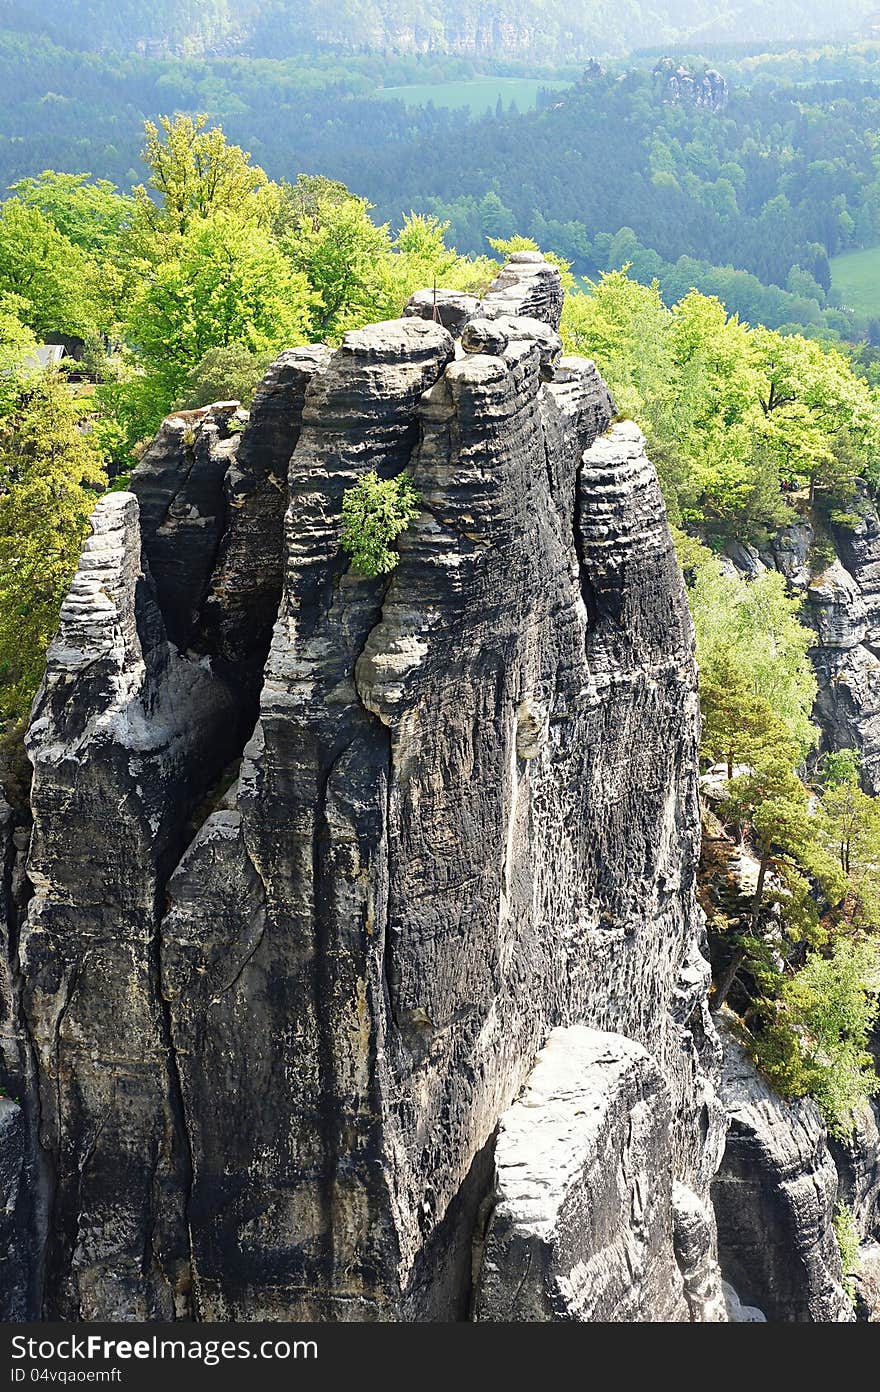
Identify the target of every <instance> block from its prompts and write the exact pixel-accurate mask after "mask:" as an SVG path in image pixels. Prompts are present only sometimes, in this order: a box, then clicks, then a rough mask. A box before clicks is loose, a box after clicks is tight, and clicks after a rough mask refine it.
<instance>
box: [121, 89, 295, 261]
mask: <svg viewBox="0 0 880 1392" xmlns="http://www.w3.org/2000/svg"><path fill="white" fill-rule="evenodd" d="M144 129H145V131H146V136H147V143H146V145H145V147H144V149H143V151H142V158H143V160H144V163H145V164H146V165H147V166H148V168H149V170H150V179H149V187H150V189H152V190H153V192H154V193H155V194H158V195H159V201H158V202H156V201H155V200H154V199H153V198H151V196H150V194H149V192H148V191H147V189H146V188H145V187H144V185H143V184H139V185H138V186H137V188H135V189H134V198H135V202H136V205H137V220H138V222H139V224H140V227H141V229H142V231H146V232H147V233H152V234H158V235H161V236H173V235H175V234H176V235H183V234H184V233H185V232H187V231H188V230H189V228H190V227H191V226H192V224H193V223H194V222H198V221H200V220H201V219H205V218H211V217H214V216H216V215H217V214H226V215H228V216H230V217H235V218H236V219H238V220H242V219H244V218H247V217H248V216H256V215H257V212H258V209H259V206H260V205H259V201H258V200H255V199H254V197H253V195H254V194H257V193H259V192H260V191H261V190H263V189H265V187H266V185H267V184H268V180H267V178H266V175H265V173H264V172H263V170H262V169H260V167H259V165H255V164H251V162H250V155H248V154H247V153H246V151H244V150H242V149H240V148H239V146H238V145H230V144H229V142H228V140H227V139H226V137H225V136H224V134H223V131H222V130H221V128H220V127H219V126H209V125H208V117H207V116H204V115H199V116H194V117H193V116H176V117H174V118H173V119H172V118H171V117H170V116H160V117H159V122H158V125H157V124H156V123H155V122H154V121H147V122H146V123H145V126H144Z"/></svg>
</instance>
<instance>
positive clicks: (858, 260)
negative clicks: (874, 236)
mask: <svg viewBox="0 0 880 1392" xmlns="http://www.w3.org/2000/svg"><path fill="white" fill-rule="evenodd" d="M831 284H832V285H833V286H834V289H835V290H839V291H840V293H841V295H842V296H843V302H844V304H845V305H846V307H847V309H854V310H855V311H856V313H857V314H867V315H871V316H874V315H876V316H878V317H880V246H876V247H869V248H868V249H867V251H848V252H847V253H846V255H845V256H835V257H833V258H832V261H831Z"/></svg>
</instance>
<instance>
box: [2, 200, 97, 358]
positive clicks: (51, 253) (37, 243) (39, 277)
mask: <svg viewBox="0 0 880 1392" xmlns="http://www.w3.org/2000/svg"><path fill="white" fill-rule="evenodd" d="M10 295H11V296H15V297H16V312H17V314H18V316H19V317H20V318H21V319H22V321H23V322H24V323H25V324H27V326H28V328H30V329H31V330H33V332H34V334H35V335H36V336H37V338H38V339H43V338H44V337H45V335H47V334H52V333H62V334H78V335H81V336H82V337H86V336H87V335H88V334H90V333H93V332H94V331H95V329H96V327H97V324H98V321H99V319H100V312H99V309H98V291H97V270H96V268H95V267H94V265H93V264H92V263H91V262H90V261H89V260H88V258H87V257H86V255H85V254H84V253H83V252H82V251H81V250H80V248H79V247H77V246H75V245H74V244H73V243H72V242H70V241H68V240H67V238H66V237H64V236H62V234H61V233H60V232H59V231H58V229H57V228H56V227H55V225H54V223H52V222H51V221H50V220H49V218H48V217H46V216H45V214H44V213H41V212H40V210H39V209H38V208H33V207H27V206H26V205H25V204H24V203H21V202H19V201H18V199H15V198H12V199H9V200H8V201H7V202H6V203H3V204H0V297H3V296H10Z"/></svg>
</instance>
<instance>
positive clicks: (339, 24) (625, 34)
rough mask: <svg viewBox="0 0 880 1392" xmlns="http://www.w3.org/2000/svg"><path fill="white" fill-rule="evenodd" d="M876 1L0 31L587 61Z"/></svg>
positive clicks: (161, 10) (556, 1) (159, 8)
mask: <svg viewBox="0 0 880 1392" xmlns="http://www.w3.org/2000/svg"><path fill="white" fill-rule="evenodd" d="M876 11H877V5H876V0H840V3H838V4H837V5H835V6H834V7H833V9H832V7H830V6H829V5H828V3H827V0H780V3H779V4H777V5H775V6H772V7H771V6H766V5H763V4H760V3H758V0H744V3H736V2H735V0H727V3H722V4H718V3H716V2H715V0H644V3H639V0H339V3H336V4H333V5H330V4H328V3H327V0H0V23H2V24H3V25H4V26H6V27H12V28H17V29H22V30H26V31H43V32H44V33H48V34H49V35H50V36H51V37H52V38H53V39H55V40H56V41H58V42H61V43H65V44H67V45H70V46H71V47H77V48H85V49H90V48H98V49H100V48H131V47H132V46H135V45H137V46H141V47H144V46H146V47H155V46H158V47H160V48H168V49H172V50H173V49H179V48H187V49H191V50H199V49H210V48H216V47H218V46H222V47H227V48H241V49H243V50H246V51H249V52H252V53H255V54H265V55H268V56H275V57H277V56H281V55H283V54H284V53H285V52H295V51H297V50H303V49H314V48H320V47H328V46H329V47H342V48H346V49H364V48H367V49H370V48H372V49H383V48H394V49H397V50H402V51H407V52H414V51H415V52H426V51H430V50H446V51H454V52H459V53H471V54H480V55H486V56H488V55H494V56H522V55H524V54H534V55H535V56H550V55H552V56H554V57H558V58H561V57H572V58H573V57H578V56H581V55H583V54H586V53H593V52H599V53H601V52H605V51H611V50H619V49H622V48H632V47H634V46H638V45H640V44H646V43H647V44H656V43H666V42H670V41H672V40H676V39H687V38H691V37H695V36H699V37H700V38H702V39H708V38H712V39H719V38H724V39H732V40H746V41H748V40H762V41H763V40H768V41H769V40H779V39H791V38H814V37H826V36H831V35H833V34H843V33H846V32H849V31H852V30H854V29H856V28H858V27H859V26H860V25H862V24H863V23H864V22H865V21H866V19H868V18H869V17H870V16H871V15H872V14H874V13H876Z"/></svg>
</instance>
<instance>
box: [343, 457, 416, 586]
mask: <svg viewBox="0 0 880 1392" xmlns="http://www.w3.org/2000/svg"><path fill="white" fill-rule="evenodd" d="M419 502H420V497H419V494H418V493H417V492H416V490H415V489H414V488H413V485H412V479H411V478H410V476H409V474H408V473H406V472H404V473H402V474H398V475H397V478H393V479H380V478H379V476H378V474H377V473H376V471H375V470H374V469H371V470H370V472H369V473H367V474H363V475H362V476H361V478H359V479H358V481H357V483H356V484H354V485H353V486H352V487H351V488H347V489H346V490H345V494H344V496H343V499H342V546H343V549H344V550H345V551H347V552H348V553H349V555H350V556H351V562H352V568H353V569H354V570H355V571H356V572H357V573H358V574H359V575H384V574H385V573H387V572H388V571H389V570H393V569H394V567H395V566H396V565H397V561H398V555H397V552H396V551H395V550H393V549H392V548H393V546H394V543H395V541H396V540H397V538H398V537H399V536H400V533H401V532H403V531H405V530H406V528H407V527H408V526H409V525H410V523H412V522H414V521H415V519H416V518H417V517H418V515H419Z"/></svg>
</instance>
